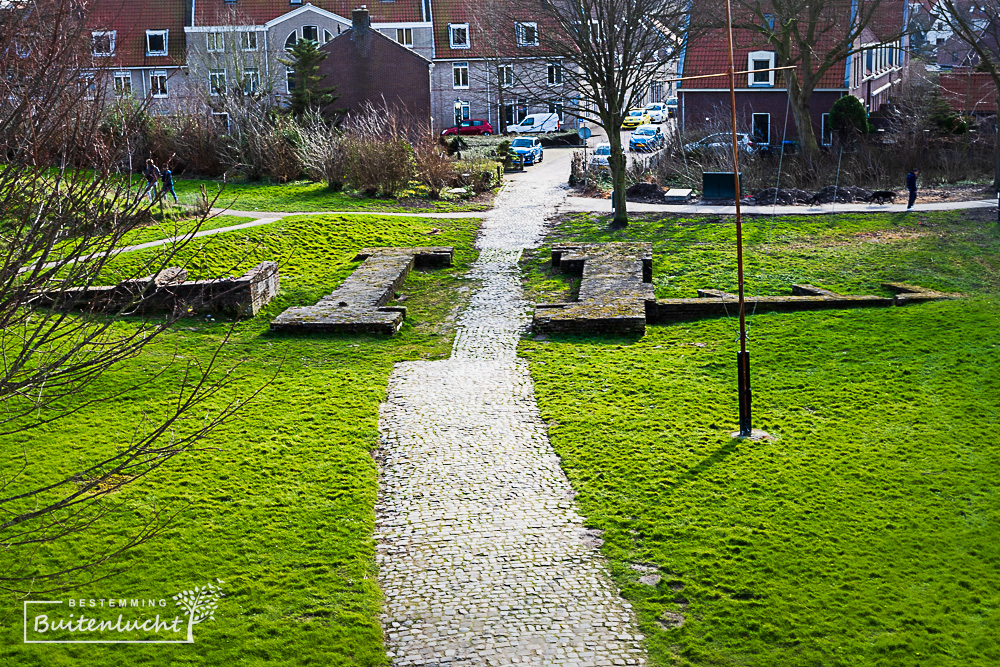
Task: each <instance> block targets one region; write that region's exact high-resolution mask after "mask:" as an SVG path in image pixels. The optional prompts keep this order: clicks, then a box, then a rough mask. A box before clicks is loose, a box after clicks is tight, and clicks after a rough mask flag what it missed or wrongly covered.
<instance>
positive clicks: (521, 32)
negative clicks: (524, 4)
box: [514, 21, 538, 46]
mask: <svg viewBox="0 0 1000 667" xmlns="http://www.w3.org/2000/svg"><path fill="white" fill-rule="evenodd" d="M525 28H531V29H532V30H534V32H535V39H534V40H528V38H527V35H526V34H525ZM514 33H515V35H516V37H517V45H518V46H538V23H536V22H535V21H516V22H515V23H514Z"/></svg>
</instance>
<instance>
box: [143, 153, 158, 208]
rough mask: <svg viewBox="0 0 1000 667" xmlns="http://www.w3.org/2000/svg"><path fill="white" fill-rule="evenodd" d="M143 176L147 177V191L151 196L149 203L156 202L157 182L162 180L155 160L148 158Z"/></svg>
mask: <svg viewBox="0 0 1000 667" xmlns="http://www.w3.org/2000/svg"><path fill="white" fill-rule="evenodd" d="M142 175H143V176H145V177H146V191H145V192H144V193H143V194H147V193H148V194H149V201H151V202H153V201H156V182H157V181H158V180H160V170H159V169H157V168H156V165H155V164H153V158H146V168H145V169H143V170H142Z"/></svg>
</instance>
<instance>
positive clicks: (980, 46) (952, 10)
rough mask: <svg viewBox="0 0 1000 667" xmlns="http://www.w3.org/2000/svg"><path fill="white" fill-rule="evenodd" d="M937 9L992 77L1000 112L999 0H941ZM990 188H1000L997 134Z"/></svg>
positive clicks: (979, 68) (980, 67)
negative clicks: (965, 0)
mask: <svg viewBox="0 0 1000 667" xmlns="http://www.w3.org/2000/svg"><path fill="white" fill-rule="evenodd" d="M936 11H937V12H938V14H939V16H940V17H941V18H942V19H944V20H945V21H947V23H948V26H949V27H951V29H952V31H954V33H955V36H956V37H957V38H958V39H960V40H961V41H963V42H964V43H965V44H967V45H968V47H969V49H970V51H971V52H972V55H973V56H974V58H973V60H974V61H975V69H976V70H977V71H979V72H985V73H986V74H988V75H989V77H990V78H991V79H992V80H993V89H994V91H995V94H996V98H995V101H996V108H997V109H998V113H1000V0H978V1H977V2H974V3H970V2H963V1H960V0H941V2H940V3H938V5H937V9H936ZM993 189H994V190H997V191H1000V136H996V137H994V150H993Z"/></svg>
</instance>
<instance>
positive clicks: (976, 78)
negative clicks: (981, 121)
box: [939, 70, 997, 113]
mask: <svg viewBox="0 0 1000 667" xmlns="http://www.w3.org/2000/svg"><path fill="white" fill-rule="evenodd" d="M939 83H940V85H941V95H942V96H943V97H944V99H945V100H946V101H947V102H948V105H949V106H950V107H951V108H952V109H953V110H955V111H971V112H978V113H996V110H997V87H996V84H995V83H994V82H993V78H992V77H991V76H990V75H989V74H987V73H986V72H973V71H971V70H970V71H968V72H961V73H959V72H951V73H945V72H942V73H941V79H940V81H939Z"/></svg>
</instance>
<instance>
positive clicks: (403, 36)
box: [396, 28, 413, 46]
mask: <svg viewBox="0 0 1000 667" xmlns="http://www.w3.org/2000/svg"><path fill="white" fill-rule="evenodd" d="M396 43H397V44H402V45H403V46H413V28H396Z"/></svg>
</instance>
